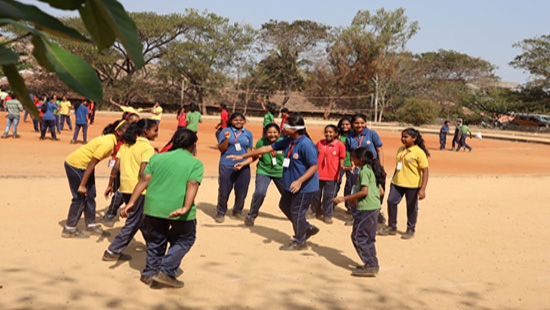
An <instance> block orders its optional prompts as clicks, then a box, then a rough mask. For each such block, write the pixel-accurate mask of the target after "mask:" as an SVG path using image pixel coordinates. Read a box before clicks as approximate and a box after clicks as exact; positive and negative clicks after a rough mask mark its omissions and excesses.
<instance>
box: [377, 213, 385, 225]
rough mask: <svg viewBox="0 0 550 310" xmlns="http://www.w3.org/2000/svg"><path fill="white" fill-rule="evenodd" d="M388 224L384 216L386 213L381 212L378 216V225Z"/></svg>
mask: <svg viewBox="0 0 550 310" xmlns="http://www.w3.org/2000/svg"><path fill="white" fill-rule="evenodd" d="M385 223H386V217H385V216H384V213H382V212H380V213H379V214H378V224H385Z"/></svg>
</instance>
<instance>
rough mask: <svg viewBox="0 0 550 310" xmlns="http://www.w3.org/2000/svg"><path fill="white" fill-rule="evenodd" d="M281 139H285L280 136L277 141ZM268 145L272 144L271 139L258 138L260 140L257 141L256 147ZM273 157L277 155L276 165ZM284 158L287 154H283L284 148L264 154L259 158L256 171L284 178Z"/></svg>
mask: <svg viewBox="0 0 550 310" xmlns="http://www.w3.org/2000/svg"><path fill="white" fill-rule="evenodd" d="M281 140H283V139H282V138H278V139H277V142H278V141H281ZM267 145H271V143H269V140H268V139H267V138H265V137H264V138H261V139H260V140H258V142H257V143H256V148H257V149H259V148H261V147H262V146H267ZM273 157H275V161H276V164H275V165H274V164H273ZM284 158H285V155H284V154H283V151H282V150H279V151H273V152H270V153H267V154H263V155H262V156H261V157H260V159H259V160H258V166H257V170H256V173H257V174H263V175H266V176H269V177H272V178H282V177H283V160H284Z"/></svg>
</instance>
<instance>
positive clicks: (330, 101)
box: [323, 100, 334, 120]
mask: <svg viewBox="0 0 550 310" xmlns="http://www.w3.org/2000/svg"><path fill="white" fill-rule="evenodd" d="M333 107H334V100H329V102H328V105H327V107H326V108H325V112H324V113H323V120H327V119H328V117H329V116H330V112H331V111H332V108H333Z"/></svg>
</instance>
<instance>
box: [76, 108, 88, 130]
mask: <svg viewBox="0 0 550 310" xmlns="http://www.w3.org/2000/svg"><path fill="white" fill-rule="evenodd" d="M74 114H75V115H76V118H75V121H74V122H75V124H77V125H86V124H88V117H87V116H88V114H90V110H88V107H87V106H85V105H83V104H81V105H79V106H78V108H77V109H76V111H74Z"/></svg>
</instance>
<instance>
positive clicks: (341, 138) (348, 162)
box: [338, 133, 351, 167]
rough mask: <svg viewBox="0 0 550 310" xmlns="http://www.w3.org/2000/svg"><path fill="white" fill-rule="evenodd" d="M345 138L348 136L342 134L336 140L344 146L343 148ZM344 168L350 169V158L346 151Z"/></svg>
mask: <svg viewBox="0 0 550 310" xmlns="http://www.w3.org/2000/svg"><path fill="white" fill-rule="evenodd" d="M347 137H348V134H347V133H343V134H341V135H340V137H339V138H338V139H339V140H340V142H342V143H344V146H345V143H346V138H347ZM344 166H345V167H351V156H350V153H349V152H348V151H346V158H345V159H344Z"/></svg>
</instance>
